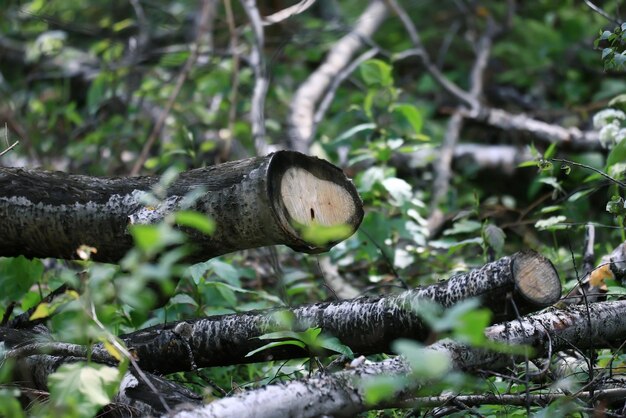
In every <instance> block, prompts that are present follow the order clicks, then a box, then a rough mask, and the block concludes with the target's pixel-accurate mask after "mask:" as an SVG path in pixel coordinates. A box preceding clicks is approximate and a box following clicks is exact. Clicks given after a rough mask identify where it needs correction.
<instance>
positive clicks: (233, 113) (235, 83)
mask: <svg viewBox="0 0 626 418" xmlns="http://www.w3.org/2000/svg"><path fill="white" fill-rule="evenodd" d="M224 9H225V11H226V22H227V23H228V32H229V33H230V50H231V51H232V54H233V56H232V61H233V68H232V70H233V74H232V78H231V86H230V96H229V97H228V101H229V103H230V108H229V109H228V138H226V141H225V144H224V149H223V150H222V153H221V154H222V161H226V160H227V159H228V156H229V154H230V150H231V147H232V141H233V136H234V135H235V121H236V119H237V92H238V90H239V53H238V51H237V44H238V42H237V28H236V26H235V16H234V14H233V6H232V1H231V0H224Z"/></svg>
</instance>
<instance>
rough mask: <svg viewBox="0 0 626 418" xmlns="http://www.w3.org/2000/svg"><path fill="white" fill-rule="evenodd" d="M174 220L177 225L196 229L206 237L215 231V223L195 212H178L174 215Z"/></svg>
mask: <svg viewBox="0 0 626 418" xmlns="http://www.w3.org/2000/svg"><path fill="white" fill-rule="evenodd" d="M174 219H175V221H176V224H177V225H180V226H187V227H189V228H194V229H197V230H198V231H200V232H202V233H203V234H206V235H211V234H212V233H213V231H215V222H213V221H212V220H211V219H210V218H209V217H208V216H206V215H203V214H201V213H199V212H196V211H192V210H182V211H178V212H176V214H175V215H174Z"/></svg>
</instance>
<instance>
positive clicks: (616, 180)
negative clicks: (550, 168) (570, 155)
mask: <svg viewBox="0 0 626 418" xmlns="http://www.w3.org/2000/svg"><path fill="white" fill-rule="evenodd" d="M549 161H555V162H559V163H563V164H567V165H573V166H575V167H581V168H585V169H587V170H591V171H593V172H595V173H598V174H600V175H601V176H602V177H604V178H605V179H607V180H610V181H612V182H613V183H615V184H617V185H618V186H619V187H621V188H622V189H626V183H624V182H621V181H619V180H618V179H616V178H613V177H611V176H609V175H608V174H606V173H605V172H604V171H602V170H598V169H597V168H595V167H592V166H590V165H587V164H581V163H577V162H574V161H570V160H564V159H561V158H550V160H549Z"/></svg>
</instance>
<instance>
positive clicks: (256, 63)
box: [241, 0, 269, 155]
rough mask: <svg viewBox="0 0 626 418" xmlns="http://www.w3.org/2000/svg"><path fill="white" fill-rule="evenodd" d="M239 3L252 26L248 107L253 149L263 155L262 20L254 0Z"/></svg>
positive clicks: (264, 79) (264, 80)
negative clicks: (252, 88)
mask: <svg viewBox="0 0 626 418" xmlns="http://www.w3.org/2000/svg"><path fill="white" fill-rule="evenodd" d="M241 5H242V6H243V8H244V10H245V11H246V15H248V20H249V21H250V26H251V27H252V38H253V42H252V51H250V58H249V60H250V66H251V67H252V70H253V71H254V78H255V80H254V90H253V93H252V103H251V109H250V123H251V124H252V138H253V140H254V149H255V150H256V153H257V155H265V154H267V152H268V149H269V147H268V145H267V142H266V141H265V96H266V95H267V88H268V86H269V80H268V79H267V74H266V68H265V59H264V57H263V46H264V44H265V34H264V33H263V22H262V21H261V14H260V13H259V9H258V8H257V6H256V1H255V0H241Z"/></svg>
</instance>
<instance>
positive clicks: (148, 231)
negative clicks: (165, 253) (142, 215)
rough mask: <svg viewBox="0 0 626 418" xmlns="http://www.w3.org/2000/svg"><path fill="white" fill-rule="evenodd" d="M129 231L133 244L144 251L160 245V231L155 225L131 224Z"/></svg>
mask: <svg viewBox="0 0 626 418" xmlns="http://www.w3.org/2000/svg"><path fill="white" fill-rule="evenodd" d="M130 233H131V235H132V236H133V238H134V240H135V244H137V246H138V247H139V248H140V249H142V250H143V251H145V252H148V251H151V250H153V249H156V248H159V247H160V244H159V242H160V241H161V231H160V230H159V227H158V226H156V225H139V224H138V225H132V226H131V227H130Z"/></svg>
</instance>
